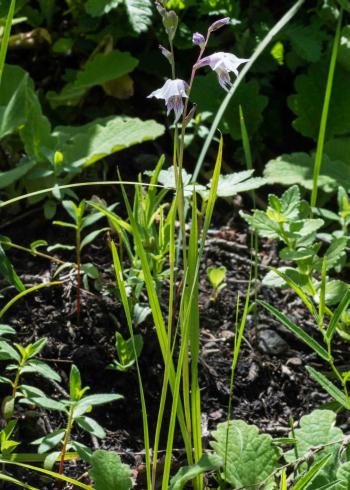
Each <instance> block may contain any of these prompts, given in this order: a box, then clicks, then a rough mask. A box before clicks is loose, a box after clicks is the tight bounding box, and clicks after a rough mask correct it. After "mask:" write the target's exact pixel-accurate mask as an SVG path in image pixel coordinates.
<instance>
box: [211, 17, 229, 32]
mask: <svg viewBox="0 0 350 490" xmlns="http://www.w3.org/2000/svg"><path fill="white" fill-rule="evenodd" d="M230 20H231V19H230V17H224V18H223V19H220V20H217V21H216V22H214V23H213V24H212V25H211V26H210V27H209V32H214V31H217V30H218V29H221V27H224V26H226V25H227V24H229V23H230Z"/></svg>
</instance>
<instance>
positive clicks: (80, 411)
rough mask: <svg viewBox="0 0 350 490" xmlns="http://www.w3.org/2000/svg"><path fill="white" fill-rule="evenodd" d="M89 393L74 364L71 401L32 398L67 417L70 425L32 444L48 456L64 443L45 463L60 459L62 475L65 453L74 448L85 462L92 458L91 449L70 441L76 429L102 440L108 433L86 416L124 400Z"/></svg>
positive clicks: (38, 403) (111, 395) (118, 397)
mask: <svg viewBox="0 0 350 490" xmlns="http://www.w3.org/2000/svg"><path fill="white" fill-rule="evenodd" d="M88 390H89V387H88V386H85V387H82V384H81V376H80V371H79V369H78V368H77V366H75V365H74V364H73V365H72V367H71V370H70V375H69V400H53V399H52V398H48V397H46V396H35V394H34V395H33V396H32V397H31V399H30V401H31V402H33V403H35V404H36V405H39V406H41V407H43V408H45V409H48V410H56V411H59V412H62V413H64V414H65V415H66V420H67V422H66V427H65V428H64V429H59V430H57V431H55V432H52V433H50V434H48V435H47V436H45V437H42V438H40V439H37V440H36V441H34V442H33V444H35V445H37V446H38V452H39V453H41V454H42V453H47V452H48V451H50V450H52V449H54V448H56V447H57V446H58V445H59V444H62V448H61V450H60V451H54V452H52V453H49V454H48V456H47V458H46V460H45V464H46V465H47V466H53V464H54V463H55V462H56V460H57V458H59V459H60V465H59V474H62V473H63V469H64V461H65V459H66V453H67V451H68V450H69V449H70V448H71V447H72V448H73V449H74V450H75V451H77V452H78V453H79V455H80V456H81V457H82V458H83V459H85V460H89V458H90V456H91V451H90V449H89V448H88V447H86V446H85V445H84V444H82V443H80V442H77V441H71V433H72V429H73V427H74V426H76V427H77V428H79V429H82V430H84V431H85V432H88V433H89V434H92V435H94V436H96V437H99V438H103V437H105V435H106V434H105V431H104V430H103V428H102V427H101V426H100V424H98V422H96V420H94V419H92V418H91V417H88V416H87V415H86V414H88V413H90V412H91V410H92V408H93V407H94V406H96V405H104V404H106V403H111V402H114V401H117V400H120V399H121V398H123V397H122V396H121V395H117V394H98V395H88V396H86V392H87V391H88Z"/></svg>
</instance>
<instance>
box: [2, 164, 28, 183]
mask: <svg viewBox="0 0 350 490" xmlns="http://www.w3.org/2000/svg"><path fill="white" fill-rule="evenodd" d="M34 166H35V162H32V161H30V162H26V163H19V164H18V165H17V166H16V167H15V168H12V169H11V170H7V171H5V172H0V189H5V188H6V187H8V186H9V185H11V184H13V183H14V182H16V181H17V180H19V179H20V178H22V177H24V176H25V175H26V174H27V173H28V172H29V171H30V170H31V169H32V168H33V167H34Z"/></svg>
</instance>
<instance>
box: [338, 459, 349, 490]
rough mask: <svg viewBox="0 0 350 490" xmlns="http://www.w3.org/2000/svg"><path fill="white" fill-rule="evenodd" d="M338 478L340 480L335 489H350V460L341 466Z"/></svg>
mask: <svg viewBox="0 0 350 490" xmlns="http://www.w3.org/2000/svg"><path fill="white" fill-rule="evenodd" d="M337 479H338V480H340V481H339V483H337V485H336V487H334V490H350V461H347V462H346V463H344V464H342V465H340V466H339V468H338V471H337Z"/></svg>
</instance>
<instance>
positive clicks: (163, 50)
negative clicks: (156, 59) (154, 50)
mask: <svg viewBox="0 0 350 490" xmlns="http://www.w3.org/2000/svg"><path fill="white" fill-rule="evenodd" d="M159 49H160V51H161V53H162V55H163V56H165V58H166V59H167V60H168V61H169V63H172V61H173V55H172V54H171V52H170V51H169V50H168V49H166V48H165V47H164V46H162V45H161V44H160V45H159Z"/></svg>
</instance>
